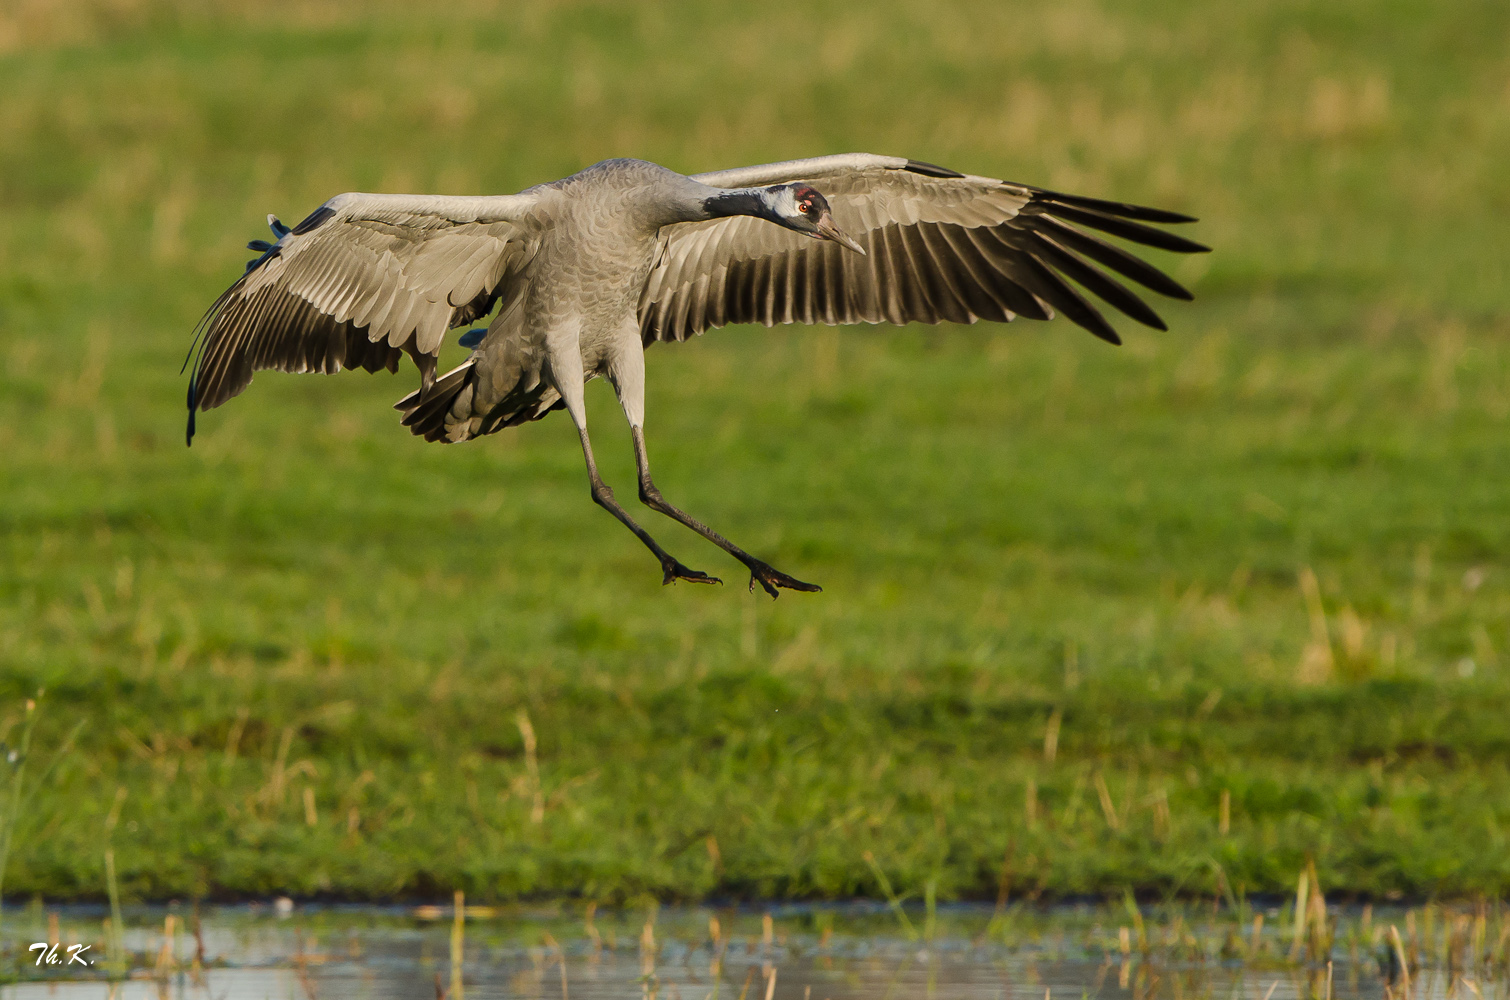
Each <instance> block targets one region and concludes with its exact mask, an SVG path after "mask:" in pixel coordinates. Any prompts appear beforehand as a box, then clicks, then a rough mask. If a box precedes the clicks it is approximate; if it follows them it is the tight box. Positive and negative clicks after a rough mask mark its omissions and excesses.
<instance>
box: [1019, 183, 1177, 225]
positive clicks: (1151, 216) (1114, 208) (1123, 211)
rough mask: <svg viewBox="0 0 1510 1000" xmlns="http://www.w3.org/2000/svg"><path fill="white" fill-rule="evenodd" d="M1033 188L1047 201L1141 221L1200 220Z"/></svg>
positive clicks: (1136, 206)
mask: <svg viewBox="0 0 1510 1000" xmlns="http://www.w3.org/2000/svg"><path fill="white" fill-rule="evenodd" d="M1033 190H1034V191H1035V192H1037V193H1038V195H1039V196H1040V197H1041V198H1043V199H1044V200H1046V201H1056V202H1059V203H1060V204H1061V205H1073V206H1076V207H1079V208H1089V209H1091V210H1092V211H1096V212H1105V213H1106V214H1107V215H1115V216H1118V217H1120V218H1123V219H1137V220H1139V221H1140V222H1162V223H1166V224H1169V225H1177V224H1180V223H1185V222H1199V221H1200V220H1199V219H1197V218H1196V217H1195V216H1193V215H1185V214H1183V213H1181V212H1170V211H1168V210H1166V209H1162V208H1149V207H1148V206H1147V205H1131V204H1128V203H1127V202H1125V201H1106V200H1105V199H1102V198H1087V197H1085V196H1084V195H1078V194H1064V193H1063V192H1060V191H1050V190H1048V189H1047V188H1033Z"/></svg>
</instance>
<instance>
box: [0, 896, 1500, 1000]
mask: <svg viewBox="0 0 1510 1000" xmlns="http://www.w3.org/2000/svg"><path fill="white" fill-rule="evenodd" d="M1270 912H1271V913H1272V914H1273V918H1272V919H1271V920H1270V922H1269V926H1268V929H1264V927H1263V925H1262V923H1260V925H1259V927H1258V928H1253V927H1252V926H1251V925H1248V924H1240V923H1238V922H1235V921H1233V920H1231V919H1230V918H1227V917H1218V916H1217V915H1215V914H1212V913H1211V912H1210V909H1209V907H1208V908H1206V911H1205V912H1204V913H1202V912H1201V908H1200V907H1189V908H1180V909H1177V910H1176V909H1171V910H1169V912H1161V913H1159V914H1155V913H1153V912H1149V913H1147V914H1146V916H1145V915H1140V919H1146V921H1147V923H1146V926H1145V928H1144V933H1145V939H1144V940H1145V941H1146V943H1147V953H1146V956H1145V955H1143V954H1140V952H1141V951H1142V949H1141V948H1139V947H1138V946H1137V938H1136V936H1135V926H1136V925H1134V926H1132V927H1130V926H1129V924H1130V923H1131V921H1130V919H1129V917H1130V911H1127V910H1125V909H1123V908H1121V907H1116V908H1111V909H1104V908H1098V907H1090V906H1079V907H1075V906H1068V907H1055V908H1048V909H1024V908H1021V907H1013V908H1009V909H1007V910H1005V911H993V909H992V908H991V907H975V906H953V907H941V908H940V909H939V911H938V913H937V914H936V918H935V919H933V920H930V919H929V918H928V917H927V916H926V915H925V914H923V913H921V912H917V913H912V914H911V915H910V916H909V917H908V918H907V920H906V921H905V923H904V921H903V920H901V919H899V918H898V917H897V916H896V915H895V914H893V913H891V912H889V911H887V909H886V908H885V907H884V906H875V905H871V904H851V905H845V906H837V907H801V906H782V907H774V908H770V909H768V910H765V909H761V908H749V907H743V908H737V909H715V908H691V907H689V908H660V909H658V910H637V911H617V912H612V913H598V914H596V915H595V916H594V917H593V918H592V919H590V920H584V912H583V908H582V907H581V906H580V904H579V905H577V906H572V907H568V906H561V907H541V908H535V909H530V908H521V907H514V908H506V909H496V910H495V909H490V908H479V907H472V908H468V910H467V915H468V919H467V921H466V922H465V925H464V930H463V934H462V937H461V940H460V943H461V945H462V949H463V955H464V961H463V965H462V980H463V991H464V996H465V997H467V998H473V1000H484V998H494V997H500V998H501V997H509V998H541V1000H560V998H567V1000H594V998H609V997H613V998H625V997H630V998H640V1000H650V998H654V1000H709V998H711V997H716V998H719V1000H739V998H741V997H743V998H744V1000H767V998H769V1000H859V998H866V1000H912V998H918V997H925V998H930V1000H931V998H938V1000H949V998H960V1000H964V998H971V1000H975V998H979V1000H986V998H992V1000H1045V998H1047V1000H1053V998H1055V997H1058V998H1062V1000H1086V998H1094V1000H1204V998H1212V1000H1311V998H1313V997H1315V998H1325V997H1326V996H1327V995H1328V990H1329V989H1330V995H1331V996H1333V997H1337V998H1339V1000H1399V997H1400V996H1401V988H1402V986H1403V983H1397V984H1395V985H1394V987H1391V985H1390V984H1389V983H1388V982H1387V981H1386V979H1385V978H1384V976H1385V974H1386V973H1387V971H1388V967H1387V966H1386V965H1384V964H1383V963H1382V962H1381V960H1380V956H1381V955H1384V954H1385V951H1384V948H1385V947H1386V946H1385V945H1384V944H1383V942H1382V941H1381V940H1380V939H1381V938H1382V935H1383V932H1384V930H1385V929H1386V926H1387V924H1388V923H1389V922H1394V923H1400V924H1403V917H1402V915H1401V914H1400V913H1395V914H1392V915H1388V914H1381V916H1380V917H1379V918H1378V920H1377V921H1375V920H1373V919H1372V914H1370V915H1369V919H1368V920H1367V921H1365V918H1364V917H1363V916H1362V914H1361V912H1360V911H1333V912H1334V919H1335V920H1336V942H1335V943H1334V946H1333V949H1332V952H1331V955H1330V959H1331V966H1330V969H1328V967H1327V964H1326V961H1325V958H1324V957H1323V958H1319V959H1314V960H1311V961H1306V960H1305V959H1306V956H1304V955H1302V956H1301V957H1300V958H1299V960H1294V961H1292V960H1291V957H1290V956H1291V953H1292V952H1291V949H1292V948H1293V947H1294V941H1293V935H1292V934H1290V933H1288V932H1286V933H1283V934H1280V933H1276V932H1275V929H1274V928H1275V927H1276V926H1280V925H1281V924H1282V921H1281V920H1280V919H1279V918H1280V916H1281V915H1280V913H1279V912H1278V911H1270ZM453 913H454V911H453V910H452V908H451V907H427V908H419V909H415V908H398V907H310V906H290V905H288V904H287V903H286V901H284V906H282V907H279V906H276V905H264V906H256V905H251V906H234V907H215V908H207V909H206V910H205V911H204V912H203V913H202V915H201V919H200V921H199V926H200V934H199V937H198V938H197V939H196V936H195V934H194V933H193V927H194V917H193V915H192V914H191V913H190V912H189V911H188V909H187V908H156V909H149V908H141V909H136V910H133V911H130V912H128V913H127V915H126V920H125V923H126V924H127V928H128V929H127V932H126V934H125V935H124V936H123V940H122V947H123V949H124V951H125V952H126V953H128V954H129V956H130V965H131V969H130V971H129V972H128V973H127V974H126V976H124V977H122V975H121V971H120V968H119V967H118V966H117V967H116V968H115V970H114V977H115V979H116V981H115V982H110V981H108V979H107V975H106V972H107V968H108V964H107V962H106V961H105V959H106V957H107V953H108V948H107V944H106V936H105V935H106V931H105V928H104V923H103V918H104V917H105V916H106V914H105V912H104V911H103V910H101V909H98V908H88V907H63V908H60V909H57V910H46V909H44V908H42V907H39V906H34V907H32V908H31V909H30V910H27V911H23V912H21V913H17V912H15V911H11V912H9V913H8V914H7V916H6V925H5V934H4V940H5V946H6V948H7V949H8V951H9V952H10V955H11V957H12V961H13V962H19V963H20V964H19V967H16V972H18V973H19V974H20V976H21V977H22V981H19V982H13V983H10V984H9V985H5V986H3V987H0V1000H43V998H46V1000H76V998H79V1000H82V998H89V1000H105V998H107V997H110V996H114V997H117V998H121V1000H127V998H130V1000H136V998H143V1000H145V998H180V997H181V998H186V1000H201V998H202V1000H285V998H288V1000H344V998H363V1000H388V998H395V1000H397V998H404V1000H416V998H430V997H439V996H441V995H442V994H445V993H450V991H451V989H452V968H451V960H450V956H451V949H452V946H453V941H455V940H456V938H455V926H454V920H453ZM1245 916H1246V915H1245ZM1454 919H1456V921H1457V922H1456V923H1455V924H1454V922H1453V920H1454ZM1470 919H1471V918H1470ZM1411 920H1412V921H1414V916H1412V917H1411ZM1504 922H1505V921H1504V918H1503V915H1499V917H1498V921H1497V923H1496V922H1484V921H1481V923H1480V926H1482V927H1483V928H1485V929H1486V930H1487V931H1488V932H1494V933H1498V932H1499V931H1500V930H1501V929H1502V927H1503V925H1504ZM1410 926H1411V927H1414V926H1415V924H1414V922H1412V923H1411V924H1410ZM1473 926H1474V925H1472V924H1471V923H1469V922H1465V921H1464V920H1463V919H1462V916H1461V915H1456V916H1455V915H1453V914H1442V915H1441V916H1439V917H1438V919H1437V921H1436V924H1433V923H1432V922H1431V916H1430V915H1429V914H1428V915H1427V917H1426V923H1425V928H1426V930H1427V932H1428V933H1427V934H1426V935H1425V938H1424V939H1425V940H1434V938H1433V934H1437V933H1440V935H1441V938H1442V941H1443V945H1442V948H1441V950H1439V951H1433V952H1431V953H1430V955H1428V954H1427V953H1426V952H1425V951H1423V952H1421V953H1420V956H1419V957H1420V958H1421V959H1422V966H1423V968H1421V969H1418V970H1417V973H1416V980H1415V982H1414V983H1413V987H1414V988H1413V990H1412V996H1413V997H1414V998H1416V1000H1438V998H1440V1000H1449V998H1451V1000H1510V994H1507V992H1506V990H1505V989H1504V969H1503V957H1501V959H1500V962H1501V965H1500V967H1499V968H1498V969H1497V970H1495V971H1497V973H1498V975H1495V974H1493V972H1491V970H1490V969H1488V968H1483V967H1472V963H1471V962H1468V960H1467V958H1466V954H1467V952H1468V951H1471V950H1472V946H1471V942H1472V940H1474V939H1473V937H1472V933H1471V931H1472V927H1473ZM1453 927H1458V928H1463V927H1467V928H1469V931H1470V933H1468V934H1466V936H1463V937H1462V941H1463V942H1465V943H1469V947H1468V948H1466V949H1465V950H1464V952H1463V953H1462V954H1457V955H1456V966H1455V967H1452V968H1449V967H1448V965H1447V963H1446V961H1445V958H1446V956H1447V954H1448V953H1449V952H1452V949H1453V945H1452V941H1453V940H1454V939H1453V938H1452V937H1451V933H1452V931H1451V928H1453ZM1124 928H1126V930H1125V931H1124ZM1433 928H1437V929H1436V930H1433ZM1239 931H1241V933H1239ZM170 933H171V937H170V936H169V934H170ZM1255 933H1256V934H1257V936H1256V937H1255V936H1253V935H1254V934H1255ZM715 934H716V935H717V938H716V940H715V937H714V935H715ZM1485 936H1492V935H1480V937H1481V938H1482V937H1485ZM49 940H56V941H57V943H58V944H59V945H60V948H59V951H58V957H59V958H60V960H65V961H63V962H62V963H61V964H58V965H50V966H49V965H43V966H40V967H39V966H36V965H34V964H32V959H33V958H34V954H35V953H32V952H28V950H27V948H28V945H29V944H31V943H35V942H47V941H49ZM1409 940H1413V941H1418V939H1415V938H1411V939H1409ZM1124 941H1125V942H1126V943H1127V945H1128V951H1127V953H1124V952H1123V944H1124ZM1255 941H1256V942H1258V945H1259V947H1258V949H1257V951H1255V950H1254V949H1253V944H1254V942H1255ZM1492 943H1493V942H1492V941H1490V942H1488V944H1490V945H1492ZM70 944H82V945H88V946H89V947H88V949H87V950H86V951H84V952H82V953H81V954H82V955H83V956H84V957H87V958H93V959H95V964H94V965H93V966H92V967H88V968H85V967H83V966H81V965H80V964H79V963H77V962H75V963H73V964H71V965H70V964H67V963H66V948H67V947H68V946H69V945H70ZM1489 950H1490V951H1491V952H1492V948H1491V949H1489ZM1224 953H1225V955H1226V956H1227V957H1225V958H1224V957H1223V954H1224ZM1240 955H1242V956H1245V957H1246V960H1242V959H1240V958H1239V957H1238V956H1240ZM201 956H202V957H201ZM1433 957H1434V958H1435V959H1436V961H1432V960H1431V959H1433ZM1433 965H1439V966H1440V968H1434V967H1432V966H1433ZM1329 977H1330V978H1329ZM773 979H774V982H773V981H772V980H773ZM450 995H451V997H452V998H453V1000H454V993H450Z"/></svg>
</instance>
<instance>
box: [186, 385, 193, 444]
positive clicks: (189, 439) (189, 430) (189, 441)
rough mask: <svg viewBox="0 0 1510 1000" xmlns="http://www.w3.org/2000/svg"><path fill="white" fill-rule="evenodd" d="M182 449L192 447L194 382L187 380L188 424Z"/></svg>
mask: <svg viewBox="0 0 1510 1000" xmlns="http://www.w3.org/2000/svg"><path fill="white" fill-rule="evenodd" d="M184 447H185V448H192V447H194V380H193V379H190V380H189V423H188V426H187V427H185V428H184Z"/></svg>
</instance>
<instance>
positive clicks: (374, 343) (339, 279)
mask: <svg viewBox="0 0 1510 1000" xmlns="http://www.w3.org/2000/svg"><path fill="white" fill-rule="evenodd" d="M533 205H534V199H533V198H532V197H531V196H529V195H509V196H504V197H493V198H450V197H431V196H422V195H420V196H416V195H380V194H343V195H338V196H336V197H335V198H332V199H331V200H330V201H328V202H326V203H325V204H324V205H322V206H321V207H320V208H318V209H317V210H315V212H314V213H313V214H311V215H310V216H309V217H308V218H307V219H305V220H304V221H303V222H301V223H299V225H297V226H295V227H294V228H293V229H292V230H289V231H283V230H281V229H279V230H277V231H280V232H282V235H281V236H280V237H279V239H278V241H277V242H276V243H274V244H272V245H271V246H269V247H267V249H266V252H264V253H263V255H262V256H261V257H259V258H257V259H256V260H254V261H252V262H251V263H250V264H248V265H247V270H246V273H245V274H243V275H242V276H241V277H240V278H238V279H237V280H236V283H235V284H233V285H232V286H231V287H230V288H228V289H227V290H226V291H225V293H224V294H222V295H221V296H220V298H219V299H217V300H216V301H215V304H214V305H212V306H211V307H210V309H209V311H208V312H207V313H206V314H205V317H204V319H203V320H202V321H201V322H200V326H199V329H198V331H197V336H196V338H195V347H197V349H198V354H197V355H195V353H194V351H195V347H191V348H190V357H191V360H192V361H193V373H192V375H191V377H190V381H189V399H188V403H189V425H188V438H189V439H190V440H192V438H193V436H194V412H195V410H196V409H200V410H208V409H211V408H213V407H216V406H219V405H220V404H221V403H224V402H225V401H226V400H228V399H230V398H231V397H232V396H235V395H237V394H238V393H240V392H241V390H243V389H245V388H246V386H247V384H248V383H249V382H251V380H252V373H253V372H257V371H261V370H263V369H266V368H272V369H277V370H279V371H286V372H310V371H317V372H327V373H333V372H338V371H340V370H341V369H343V368H365V369H366V370H368V371H377V370H378V369H380V368H387V369H389V370H390V371H397V370H398V360H399V356H400V354H401V352H408V354H409V355H410V356H411V357H412V358H413V359H414V362H415V364H416V365H417V366H419V368H420V372H421V375H422V377H423V380H424V382H425V385H426V387H427V388H428V386H429V384H430V382H431V381H432V380H433V378H434V372H435V356H436V355H437V354H438V353H439V352H440V346H441V341H442V340H443V339H444V337H445V333H446V331H447V330H448V329H450V328H451V327H453V326H457V325H459V324H462V323H467V322H470V321H471V320H473V319H476V318H477V317H479V316H482V315H485V314H486V313H487V312H488V310H489V309H490V308H491V307H492V304H493V302H494V300H495V299H496V297H497V295H498V293H499V289H500V286H501V285H502V284H503V282H504V280H505V279H506V277H507V276H508V275H509V273H510V271H511V270H512V269H517V267H518V266H519V264H520V262H522V261H523V260H524V259H526V258H527V257H528V255H529V253H530V252H531V248H532V245H533V243H532V236H533V227H532V226H531V225H530V216H529V211H530V209H531V208H532V207H533ZM263 246H267V245H266V244H261V245H259V246H258V248H259V249H260V248H261V247H263Z"/></svg>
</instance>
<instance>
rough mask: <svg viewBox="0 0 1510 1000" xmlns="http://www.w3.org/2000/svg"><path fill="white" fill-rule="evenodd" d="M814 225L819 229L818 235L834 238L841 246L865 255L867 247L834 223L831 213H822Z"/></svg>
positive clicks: (824, 237)
mask: <svg viewBox="0 0 1510 1000" xmlns="http://www.w3.org/2000/svg"><path fill="white" fill-rule="evenodd" d="M813 225H814V227H815V228H816V229H817V230H818V235H819V236H820V237H822V238H823V239H825V240H833V241H834V242H835V243H837V244H839V245H840V246H841V247H846V248H848V249H850V250H853V251H854V252H855V253H857V254H859V255H860V256H862V257H863V256H865V248H864V247H862V246H861V245H860V244H858V243H856V242H855V240H854V238H853V237H851V236H849V235H848V234H846V233H845V232H844V231H843V230H842V229H840V228H839V227H838V226H836V225H834V219H833V216H831V215H829V214H828V213H827V212H824V213H823V214H822V215H820V216H819V217H818V221H817V222H815V223H814V224H813Z"/></svg>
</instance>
